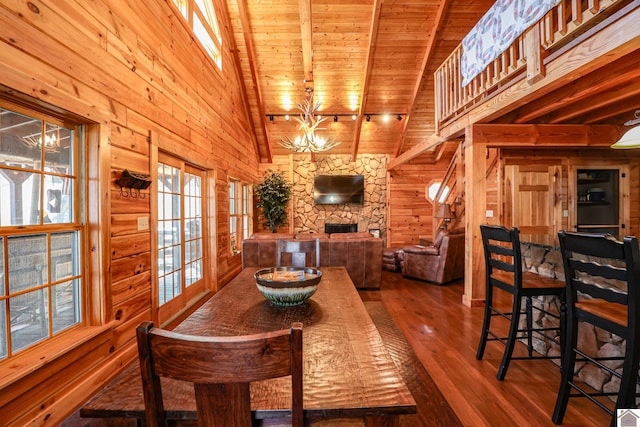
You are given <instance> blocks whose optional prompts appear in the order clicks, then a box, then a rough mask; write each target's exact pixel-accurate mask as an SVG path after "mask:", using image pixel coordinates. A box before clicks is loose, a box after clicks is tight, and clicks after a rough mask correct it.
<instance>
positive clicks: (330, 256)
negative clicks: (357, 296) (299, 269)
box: [242, 232, 383, 289]
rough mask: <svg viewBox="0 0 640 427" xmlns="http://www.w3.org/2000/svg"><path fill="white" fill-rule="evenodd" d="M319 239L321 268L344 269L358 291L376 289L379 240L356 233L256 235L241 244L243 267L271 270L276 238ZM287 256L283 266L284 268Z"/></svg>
mask: <svg viewBox="0 0 640 427" xmlns="http://www.w3.org/2000/svg"><path fill="white" fill-rule="evenodd" d="M315 238H318V239H320V266H321V267H322V266H329V267H333V266H344V267H346V269H347V272H348V273H349V276H350V277H351V280H352V281H353V283H354V285H355V286H356V288H358V289H379V288H380V282H381V279H382V247H383V241H382V239H381V238H378V237H373V236H372V235H371V234H370V233H367V232H356V233H332V234H325V233H297V234H288V233H256V234H253V235H252V236H251V237H250V238H249V239H245V240H243V241H242V267H243V268H244V267H274V266H275V265H276V246H277V242H278V239H315ZM286 255H287V254H284V257H283V265H287V259H286Z"/></svg>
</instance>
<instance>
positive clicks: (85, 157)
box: [0, 98, 106, 389]
mask: <svg viewBox="0 0 640 427" xmlns="http://www.w3.org/2000/svg"><path fill="white" fill-rule="evenodd" d="M0 107H2V108H4V109H7V110H10V111H12V112H15V113H17V114H21V115H24V116H28V117H31V118H34V119H38V120H42V121H43V122H44V123H43V128H46V127H47V125H48V124H51V125H56V126H61V127H63V128H65V129H69V130H71V131H72V138H73V142H72V144H73V148H72V153H71V156H70V158H69V160H70V161H69V163H70V164H69V166H70V169H71V171H69V172H67V173H53V174H51V171H49V172H47V171H45V168H44V167H42V168H41V169H39V170H37V169H34V173H37V174H38V175H40V179H43V177H44V176H59V177H63V176H64V177H69V179H71V180H72V181H73V182H74V184H73V185H72V187H73V189H72V192H71V196H70V197H71V201H72V204H73V206H72V217H71V219H70V221H67V222H61V223H55V222H49V223H47V222H45V221H44V218H45V213H44V209H40V207H43V206H44V204H45V203H46V202H45V196H44V195H45V191H44V190H45V188H44V187H41V188H40V190H39V193H40V197H39V203H40V205H39V209H38V210H39V211H41V212H39V222H38V224H25V225H20V224H18V225H5V226H0V235H2V236H3V245H4V247H3V249H7V248H8V245H9V242H8V240H9V238H11V237H15V236H33V235H44V236H46V237H45V238H46V239H47V252H46V256H47V273H46V277H47V283H46V285H44V286H32V287H31V288H29V289H31V290H28V292H32V291H34V290H36V289H43V290H47V292H46V295H47V297H46V299H47V301H46V304H47V308H48V309H47V310H46V311H47V314H46V321H47V325H48V331H47V336H45V337H43V338H42V339H40V340H37V341H34V342H31V343H29V344H28V345H27V346H25V347H23V348H19V349H17V350H13V351H10V350H12V349H11V348H10V347H11V337H9V336H8V337H7V349H6V350H7V354H6V357H3V358H2V359H0V366H4V365H6V364H7V363H8V364H11V365H12V366H14V367H15V368H13V371H12V373H11V375H8V376H7V377H6V378H4V379H3V381H0V389H1V388H2V387H3V384H6V383H8V382H10V381H13V380H15V379H17V378H20V377H21V376H23V375H26V374H27V373H28V372H25V370H24V367H23V368H22V369H21V368H20V366H23V365H22V364H21V363H20V362H19V361H20V360H23V358H26V359H24V360H35V359H34V357H36V358H37V360H38V361H39V363H37V364H36V365H38V366H41V365H43V364H45V363H47V361H49V360H51V359H53V358H55V357H57V355H59V354H61V353H62V352H63V349H64V350H68V348H69V347H73V346H74V345H75V344H77V343H79V342H82V341H83V340H84V339H85V338H83V337H89V336H93V335H94V334H95V333H97V331H96V329H95V328H92V326H93V325H97V326H100V324H101V323H102V324H103V323H104V322H105V320H106V319H103V318H101V317H96V316H95V312H94V311H92V309H91V308H92V307H96V308H97V307H101V306H102V304H104V298H103V296H102V295H101V294H99V293H98V292H96V288H95V287H94V286H93V285H92V284H91V278H93V277H95V276H96V275H98V276H99V275H100V271H101V270H100V266H99V265H95V262H96V259H95V257H94V256H92V254H90V253H89V250H88V248H89V247H91V242H92V240H93V238H95V237H97V236H95V235H93V234H94V233H93V231H92V230H93V226H92V225H91V224H90V222H91V221H93V220H95V221H97V222H98V223H99V222H100V218H89V212H90V210H89V209H88V206H93V205H99V200H98V199H97V198H95V197H91V192H89V191H87V189H88V185H89V183H88V181H89V180H88V179H87V177H88V176H89V170H90V167H91V166H92V165H95V167H96V168H97V164H99V163H97V162H95V161H96V159H97V158H98V156H99V151H98V148H97V144H96V147H94V148H93V149H91V148H90V144H89V142H88V141H89V139H90V138H96V136H97V135H99V126H97V125H95V126H92V125H83V124H81V123H78V122H77V121H74V120H70V119H69V118H67V117H64V115H63V114H62V115H61V114H59V113H55V112H54V111H53V110H52V111H48V110H47V109H46V107H44V106H38V107H35V106H33V107H32V106H30V105H29V104H28V103H26V104H23V103H20V104H17V103H14V102H12V101H11V100H9V99H4V98H0ZM45 161H46V158H45ZM94 162H95V163H94ZM3 169H5V170H11V168H6V167H3ZM98 211H99V210H98ZM96 227H97V225H96ZM58 233H72V234H74V235H75V236H76V237H75V238H76V243H77V247H76V248H75V249H72V251H75V252H76V255H74V256H73V258H72V261H75V262H76V263H77V269H74V270H76V272H75V273H73V274H72V276H71V277H73V278H74V279H73V280H75V281H77V283H78V285H77V286H78V288H77V294H78V298H79V300H78V302H77V304H75V305H73V309H74V312H77V313H79V320H78V321H77V322H75V323H72V324H70V325H67V326H65V327H63V328H61V329H60V330H58V331H56V330H55V329H54V328H53V322H54V320H53V317H54V310H53V309H52V305H51V304H53V299H54V296H53V294H52V292H53V289H54V287H55V286H57V285H60V284H64V283H65V282H67V281H68V280H69V277H63V278H55V279H54V276H55V275H54V273H53V269H54V268H56V267H57V266H58V265H59V264H55V263H53V262H52V252H53V251H54V250H53V249H52V247H51V242H52V240H51V239H52V237H53V236H54V235H55V234H58ZM96 246H99V245H96ZM2 253H3V257H4V258H3V264H4V266H5V267H3V269H9V268H10V266H8V260H9V254H8V253H7V251H6V250H3V251H2ZM5 272H6V271H3V274H4V273H5ZM4 286H5V289H4V292H2V293H3V296H2V297H1V298H2V300H4V301H8V300H10V299H11V298H13V297H15V296H16V294H20V293H25V291H19V292H17V293H16V292H14V293H11V292H9V291H10V289H9V286H10V285H9V281H8V278H7V280H5V281H4ZM73 293H74V294H76V292H75V291H74V292H73ZM2 309H3V310H5V315H7V316H9V319H11V308H10V304H9V305H8V306H4V307H3V308H2ZM98 310H99V309H98ZM5 328H6V329H5V333H6V332H9V333H11V330H10V322H8V323H7V325H6V326H5ZM34 355H41V356H39V357H38V356H34ZM35 368H36V366H30V368H29V372H31V371H32V370H33V369H35Z"/></svg>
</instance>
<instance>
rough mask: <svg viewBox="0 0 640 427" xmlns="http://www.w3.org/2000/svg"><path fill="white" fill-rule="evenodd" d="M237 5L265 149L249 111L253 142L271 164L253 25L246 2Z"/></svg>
mask: <svg viewBox="0 0 640 427" xmlns="http://www.w3.org/2000/svg"><path fill="white" fill-rule="evenodd" d="M223 3H224V2H223ZM237 4H238V14H239V15H240V23H241V25H242V35H243V37H244V43H245V46H246V49H247V56H248V57H249V67H250V69H251V80H252V83H253V91H254V94H255V97H256V102H257V104H258V112H259V119H258V120H259V121H260V123H259V125H258V126H259V127H260V129H261V130H262V137H263V138H264V147H261V146H260V143H259V142H258V136H257V134H256V124H255V122H254V121H253V116H252V115H251V112H249V111H247V116H248V120H249V123H250V124H251V129H252V132H251V134H252V135H253V140H254V142H255V145H256V149H257V150H258V153H259V154H260V156H261V158H260V159H259V160H260V162H265V161H266V162H267V163H271V161H272V159H273V157H272V154H271V144H270V142H269V136H268V134H267V127H266V126H267V124H266V122H265V120H264V118H265V112H264V105H263V103H262V93H261V92H260V85H259V84H258V82H259V81H260V79H259V78H258V70H257V69H256V67H255V64H257V59H256V55H255V50H254V48H253V39H252V37H251V23H250V22H249V16H248V13H247V8H246V5H245V0H237ZM224 6H225V8H226V3H225V4H224ZM227 15H228V12H227ZM231 42H232V43H233V46H232V49H231V50H232V52H233V60H234V62H235V66H236V70H238V73H239V74H240V76H239V80H240V87H241V89H242V96H243V98H244V105H245V109H247V110H248V108H249V105H250V104H249V97H248V95H247V87H246V84H245V81H244V78H243V76H242V67H241V64H240V57H239V54H238V48H237V46H236V44H235V41H234V40H233V38H231Z"/></svg>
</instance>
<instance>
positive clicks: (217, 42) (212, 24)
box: [173, 0, 222, 70]
mask: <svg viewBox="0 0 640 427" xmlns="http://www.w3.org/2000/svg"><path fill="white" fill-rule="evenodd" d="M173 4H174V5H175V6H176V7H177V8H178V10H179V11H180V13H181V14H182V17H183V18H184V20H185V21H186V22H187V23H188V24H189V27H190V28H191V30H192V31H193V34H195V36H196V38H197V39H198V40H199V41H200V43H201V44H202V47H203V48H204V50H205V51H206V52H207V54H208V55H209V56H210V57H211V59H213V62H215V63H216V65H217V66H218V68H219V69H221V70H222V33H220V26H219V25H218V18H217V17H216V11H215V9H214V7H213V2H212V0H173Z"/></svg>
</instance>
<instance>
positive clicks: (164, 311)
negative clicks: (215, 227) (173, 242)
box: [152, 152, 208, 325]
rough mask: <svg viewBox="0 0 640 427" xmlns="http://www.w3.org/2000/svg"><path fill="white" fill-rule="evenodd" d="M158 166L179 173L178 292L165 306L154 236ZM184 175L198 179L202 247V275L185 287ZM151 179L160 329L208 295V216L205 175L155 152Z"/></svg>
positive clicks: (156, 217)
mask: <svg viewBox="0 0 640 427" xmlns="http://www.w3.org/2000/svg"><path fill="white" fill-rule="evenodd" d="M160 164H166V165H169V166H171V167H174V168H176V169H178V170H180V193H179V194H180V209H179V211H180V212H179V221H180V227H179V230H180V243H179V247H180V271H181V272H182V273H181V275H180V289H181V292H180V293H179V294H178V295H176V296H175V297H173V298H172V299H170V300H168V301H165V303H163V304H160V274H159V265H160V263H159V258H158V257H159V251H160V244H159V238H158V236H159V234H158V230H159V227H160V219H159V214H158V209H159V189H158V185H157V182H158V176H157V175H158V172H157V171H158V167H159V166H160ZM185 173H190V174H194V175H197V176H199V177H200V200H201V206H200V209H201V215H200V219H201V229H200V236H201V244H202V255H201V259H202V266H201V273H202V277H201V278H200V279H199V280H197V281H195V282H193V283H191V284H190V285H186V274H185V271H186V269H185V266H186V260H185V254H186V252H185V250H186V239H185V234H186V233H185V209H184V205H185V194H184V184H185V181H184V176H185ZM154 177H155V179H154V180H153V182H154V184H153V185H154V187H155V188H154V191H153V194H154V200H155V203H154V204H153V205H152V209H154V211H153V216H154V219H155V220H154V221H153V223H154V224H155V225H156V227H155V228H154V229H153V231H155V232H156V238H155V239H153V240H154V241H155V245H154V248H155V249H154V253H155V258H154V259H155V262H154V263H153V264H154V265H155V268H153V283H154V286H153V293H154V308H155V309H157V313H158V322H159V324H161V325H163V324H166V322H169V321H170V320H172V319H173V318H174V317H175V316H176V315H178V314H180V313H181V312H183V311H184V310H185V309H187V308H188V307H189V306H190V305H191V304H193V302H194V301H196V300H198V299H199V298H200V297H201V296H202V295H203V294H204V293H206V292H207V291H208V288H207V281H208V279H207V278H208V268H207V262H206V260H207V259H208V248H207V244H206V241H205V238H204V237H205V236H206V235H207V226H208V221H207V218H208V215H207V189H206V183H207V174H206V171H204V170H202V169H200V168H197V167H195V166H193V165H192V164H190V163H188V162H186V161H184V160H181V159H178V158H176V157H173V156H171V155H170V154H167V153H162V152H158V159H157V162H156V167H155V174H154Z"/></svg>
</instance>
